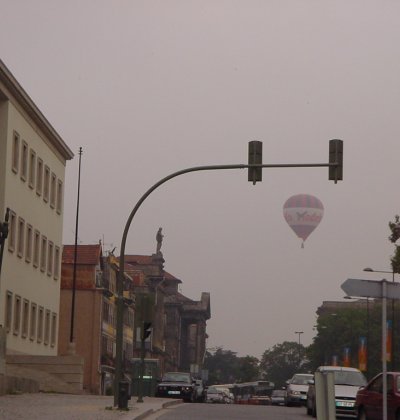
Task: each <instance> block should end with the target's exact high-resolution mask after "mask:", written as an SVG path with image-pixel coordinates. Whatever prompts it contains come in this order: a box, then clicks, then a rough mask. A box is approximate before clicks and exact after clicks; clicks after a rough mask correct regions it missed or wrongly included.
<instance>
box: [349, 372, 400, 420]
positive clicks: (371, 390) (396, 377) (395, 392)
mask: <svg viewBox="0 0 400 420" xmlns="http://www.w3.org/2000/svg"><path fill="white" fill-rule="evenodd" d="M382 379H383V378H382V373H380V374H378V375H376V376H375V377H374V378H373V379H371V381H370V382H369V383H368V384H367V386H365V387H364V388H361V389H360V390H359V391H358V392H357V397H356V410H357V415H358V417H357V418H358V419H360V420H366V419H368V420H380V419H382V403H383V380H382ZM386 383H387V418H388V420H400V372H388V373H387V382H386Z"/></svg>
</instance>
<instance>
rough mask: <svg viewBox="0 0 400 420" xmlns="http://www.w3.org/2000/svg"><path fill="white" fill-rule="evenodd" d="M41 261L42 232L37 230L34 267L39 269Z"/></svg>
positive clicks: (34, 240) (34, 243) (34, 244)
mask: <svg viewBox="0 0 400 420" xmlns="http://www.w3.org/2000/svg"><path fill="white" fill-rule="evenodd" d="M39 259H40V232H39V231H38V230H35V234H34V237H33V266H34V267H39Z"/></svg>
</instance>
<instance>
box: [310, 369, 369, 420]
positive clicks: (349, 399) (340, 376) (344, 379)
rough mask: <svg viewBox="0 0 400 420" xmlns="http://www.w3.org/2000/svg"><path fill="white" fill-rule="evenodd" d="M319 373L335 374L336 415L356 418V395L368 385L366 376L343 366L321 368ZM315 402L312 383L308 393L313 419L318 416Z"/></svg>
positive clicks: (318, 370)
mask: <svg viewBox="0 0 400 420" xmlns="http://www.w3.org/2000/svg"><path fill="white" fill-rule="evenodd" d="M317 372H334V375H335V406H336V415H337V416H338V417H349V418H356V417H357V412H356V407H355V402H356V395H357V392H358V390H359V389H360V388H361V387H363V386H365V385H366V384H367V380H366V379H365V376H364V375H363V374H362V373H361V372H360V371H359V370H358V369H356V368H351V367H342V366H320V367H319V368H318V369H317ZM315 401H316V399H315V384H314V383H311V384H310V385H309V387H308V393H307V414H308V415H312V416H313V417H316V416H317V407H316V402H315Z"/></svg>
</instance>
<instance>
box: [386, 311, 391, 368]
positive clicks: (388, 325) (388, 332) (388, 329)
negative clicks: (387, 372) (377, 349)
mask: <svg viewBox="0 0 400 420" xmlns="http://www.w3.org/2000/svg"><path fill="white" fill-rule="evenodd" d="M386 361H387V362H391V361H392V320H391V319H389V320H387V321H386Z"/></svg>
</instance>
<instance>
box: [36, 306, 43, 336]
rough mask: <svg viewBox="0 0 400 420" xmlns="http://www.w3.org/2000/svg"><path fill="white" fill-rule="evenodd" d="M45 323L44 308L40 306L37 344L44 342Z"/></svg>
mask: <svg viewBox="0 0 400 420" xmlns="http://www.w3.org/2000/svg"><path fill="white" fill-rule="evenodd" d="M43 321H44V308H43V306H39V313H38V328H37V342H38V343H41V342H42V340H43Z"/></svg>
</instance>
